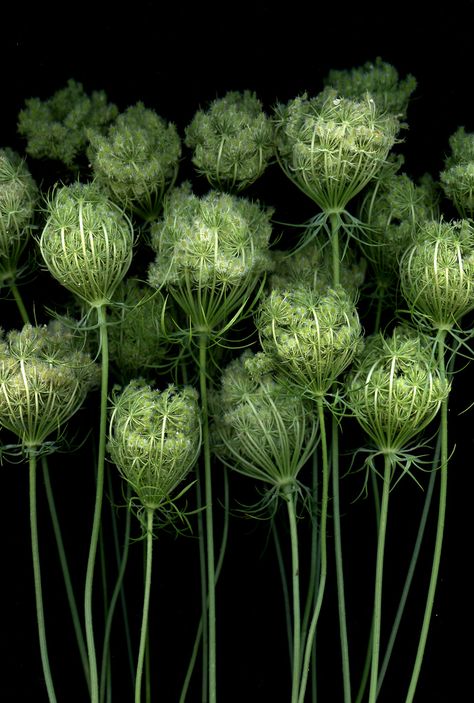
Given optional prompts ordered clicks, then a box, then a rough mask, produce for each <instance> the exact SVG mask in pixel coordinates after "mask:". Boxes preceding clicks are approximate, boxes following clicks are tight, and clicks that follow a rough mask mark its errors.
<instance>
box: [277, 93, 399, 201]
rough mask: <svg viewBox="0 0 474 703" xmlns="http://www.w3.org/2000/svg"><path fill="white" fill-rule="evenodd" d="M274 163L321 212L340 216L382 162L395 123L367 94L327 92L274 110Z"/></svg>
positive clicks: (396, 127) (393, 135)
mask: <svg viewBox="0 0 474 703" xmlns="http://www.w3.org/2000/svg"><path fill="white" fill-rule="evenodd" d="M276 124H277V130H276V140H277V154H278V158H279V162H280V164H281V166H282V168H283V170H284V172H285V173H286V175H287V176H288V177H289V178H290V179H291V180H292V181H294V182H295V183H296V184H297V185H298V186H299V187H300V188H301V190H302V191H303V192H304V193H306V195H308V196H309V197H310V198H312V199H313V200H314V202H315V203H316V204H317V205H319V207H320V208H321V210H323V211H324V212H342V211H343V210H344V209H345V208H346V206H347V204H348V202H349V201H350V200H352V198H354V197H355V196H356V195H357V194H358V193H359V192H360V191H361V190H362V189H363V188H364V187H365V186H366V185H367V184H368V183H370V181H371V180H372V179H373V178H374V177H375V176H376V175H377V174H378V173H379V172H380V171H381V169H382V168H383V167H384V166H385V165H386V164H387V159H388V156H389V152H390V150H391V149H392V147H393V145H394V144H395V141H396V136H397V133H398V130H399V127H400V125H399V122H398V120H397V118H396V117H394V116H393V115H391V114H389V113H385V112H382V111H381V110H380V109H379V107H378V106H377V105H376V103H375V101H374V99H373V98H372V97H371V96H370V95H369V94H368V93H367V94H365V95H363V96H361V97H360V98H357V99H352V98H346V97H341V96H340V95H339V94H338V93H337V91H335V90H334V89H332V88H326V89H325V90H323V91H322V92H321V93H319V95H317V96H315V97H313V98H310V97H308V95H306V94H304V95H302V96H301V97H297V98H294V99H293V100H290V102H289V103H288V104H287V105H280V106H278V107H277V109H276Z"/></svg>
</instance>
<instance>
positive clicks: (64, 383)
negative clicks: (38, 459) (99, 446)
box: [0, 322, 99, 450]
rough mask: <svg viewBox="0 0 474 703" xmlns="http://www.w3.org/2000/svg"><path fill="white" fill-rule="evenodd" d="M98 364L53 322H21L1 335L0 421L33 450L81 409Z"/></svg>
mask: <svg viewBox="0 0 474 703" xmlns="http://www.w3.org/2000/svg"><path fill="white" fill-rule="evenodd" d="M98 380H99V369H98V366H97V364H95V363H94V362H93V361H92V360H91V357H90V356H89V354H86V353H85V352H83V351H82V350H81V348H80V346H79V345H78V343H77V339H76V338H75V337H74V334H73V332H71V330H70V329H69V328H67V327H65V326H64V325H62V324H60V323H58V322H52V323H50V324H49V325H48V326H46V325H43V326H39V327H34V326H32V325H29V324H28V325H25V326H24V327H23V328H22V329H21V330H11V331H10V332H8V334H7V335H6V336H5V335H2V337H1V340H0V424H1V425H3V426H4V427H5V428H7V429H9V430H11V431H12V432H13V433H14V434H16V435H17V436H18V438H19V439H20V441H21V443H22V447H23V448H24V449H25V450H38V449H39V448H40V447H41V445H43V444H44V443H45V441H46V440H47V439H48V437H50V435H52V434H58V433H59V430H60V428H61V426H62V425H63V424H64V423H65V422H66V421H67V420H68V419H69V418H70V417H71V416H72V415H74V413H75V412H76V411H77V410H78V409H79V408H80V406H81V405H82V403H83V402H84V400H85V397H86V395H87V393H88V392H89V391H90V390H91V388H93V387H94V386H95V385H97V383H98Z"/></svg>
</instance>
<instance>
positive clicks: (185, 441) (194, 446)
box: [109, 379, 201, 510]
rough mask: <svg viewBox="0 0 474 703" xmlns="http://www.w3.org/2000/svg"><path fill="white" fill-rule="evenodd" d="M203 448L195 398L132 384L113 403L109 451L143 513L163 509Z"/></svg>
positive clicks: (189, 391)
mask: <svg viewBox="0 0 474 703" xmlns="http://www.w3.org/2000/svg"><path fill="white" fill-rule="evenodd" d="M200 446H201V419H200V412H199V405H198V400H197V393H196V391H195V390H194V389H193V388H190V387H186V388H184V389H182V390H178V389H177V388H176V387H174V386H172V385H170V386H169V387H168V388H166V389H165V390H163V391H159V390H157V389H153V388H152V387H151V386H149V385H147V384H146V383H145V382H144V381H143V380H141V379H138V380H133V381H131V382H130V383H129V384H128V385H127V386H126V387H125V388H124V389H123V391H122V392H120V393H117V394H116V395H115V397H114V399H113V406H112V415H111V419H110V433H109V451H110V455H111V457H112V460H113V462H114V463H115V464H116V465H117V468H118V469H119V471H120V473H121V474H122V476H123V478H124V479H125V480H126V481H127V482H128V483H129V484H130V486H131V488H132V489H133V491H134V492H135V493H136V494H137V496H138V499H139V500H140V502H141V503H142V505H143V506H144V507H145V508H150V509H152V510H156V509H159V508H160V506H163V504H165V503H166V502H167V501H168V500H169V499H170V496H171V494H172V493H173V491H174V490H175V488H176V487H177V486H178V484H179V483H180V482H181V481H182V480H183V479H184V478H185V476H186V475H187V474H188V472H189V471H190V470H191V469H192V467H193V465H194V463H195V462H196V460H197V458H198V455H199V451H200Z"/></svg>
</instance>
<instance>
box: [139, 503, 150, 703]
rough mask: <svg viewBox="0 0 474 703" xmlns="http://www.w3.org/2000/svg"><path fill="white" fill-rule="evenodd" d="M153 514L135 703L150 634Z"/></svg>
mask: <svg viewBox="0 0 474 703" xmlns="http://www.w3.org/2000/svg"><path fill="white" fill-rule="evenodd" d="M153 513H154V511H153V510H152V509H151V508H147V511H146V570H145V591H144V596H143V614H142V625H141V630H140V647H139V650H138V661H137V675H136V678H135V703H140V702H141V691H142V677H143V664H144V661H145V651H146V642H147V633H148V615H149V612H150V593H151V573H152V560H153Z"/></svg>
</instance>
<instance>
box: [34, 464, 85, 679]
mask: <svg viewBox="0 0 474 703" xmlns="http://www.w3.org/2000/svg"><path fill="white" fill-rule="evenodd" d="M41 466H42V469H43V482H44V487H45V491H46V498H47V501H48V507H49V512H50V515H51V522H52V525H53V531H54V537H55V539H56V546H57V549H58V554H59V562H60V564H61V571H62V574H63V579H64V585H65V587H66V595H67V600H68V604H69V610H70V611H71V617H72V623H73V627H74V633H75V635H76V640H77V646H78V648H79V654H80V657H81V662H82V667H83V669H84V676H85V678H86V682H87V687H88V689H89V691H90V681H89V664H88V660H87V650H86V643H85V640H84V634H83V632H82V625H81V621H80V617H79V611H78V608H77V603H76V598H75V596H74V589H73V587H72V581H71V574H70V571H69V566H68V562H67V557H66V550H65V549H64V542H63V538H62V533H61V527H60V524H59V518H58V513H57V510H56V503H55V500H54V493H53V488H52V485H51V480H50V476H49V468H48V460H47V457H46V456H43V457H41Z"/></svg>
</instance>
